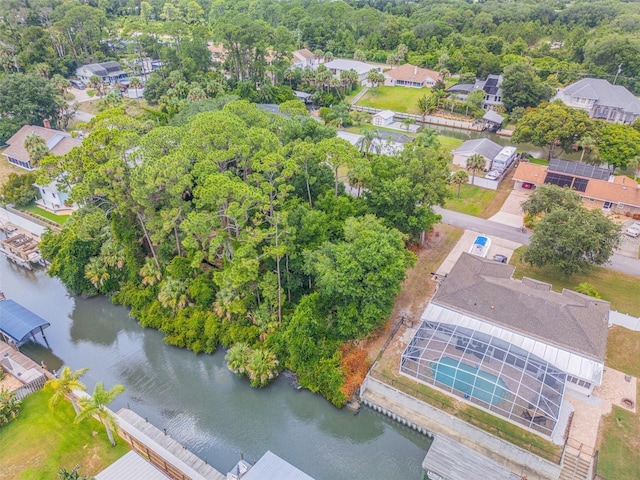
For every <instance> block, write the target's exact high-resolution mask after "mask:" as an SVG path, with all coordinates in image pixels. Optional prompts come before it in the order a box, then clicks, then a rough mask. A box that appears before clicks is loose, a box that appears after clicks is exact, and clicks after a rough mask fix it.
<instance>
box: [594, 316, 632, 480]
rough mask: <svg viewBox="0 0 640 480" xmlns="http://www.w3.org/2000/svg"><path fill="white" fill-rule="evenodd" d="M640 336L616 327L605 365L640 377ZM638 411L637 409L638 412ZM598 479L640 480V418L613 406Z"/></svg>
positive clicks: (603, 432) (604, 425)
mask: <svg viewBox="0 0 640 480" xmlns="http://www.w3.org/2000/svg"><path fill="white" fill-rule="evenodd" d="M638 358H640V332H633V331H631V330H627V329H626V328H622V327H617V326H616V327H613V328H612V329H611V330H610V331H609V338H608V341H607V360H606V365H607V366H609V367H611V368H614V369H616V370H619V371H621V372H624V373H627V374H629V375H633V376H635V377H640V362H639V361H638ZM637 408H638V407H637V406H636V409H637ZM599 449H600V455H599V458H598V475H599V477H600V478H601V479H602V480H616V479H622V478H640V414H638V413H637V412H636V413H633V412H631V411H629V410H627V409H624V408H621V407H618V406H615V405H614V406H613V409H612V411H611V414H609V415H608V416H606V417H603V419H602V422H601V424H600V447H599Z"/></svg>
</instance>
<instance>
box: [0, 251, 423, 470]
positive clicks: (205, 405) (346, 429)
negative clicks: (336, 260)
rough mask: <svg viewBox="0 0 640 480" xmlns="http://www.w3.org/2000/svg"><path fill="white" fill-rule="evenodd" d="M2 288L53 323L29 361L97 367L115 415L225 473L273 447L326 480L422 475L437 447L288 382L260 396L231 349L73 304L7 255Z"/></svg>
mask: <svg viewBox="0 0 640 480" xmlns="http://www.w3.org/2000/svg"><path fill="white" fill-rule="evenodd" d="M0 291H3V292H4V293H5V295H6V297H7V298H8V299H12V300H15V301H16V302H18V303H20V304H22V305H23V306H24V307H26V308H28V309H29V310H31V311H33V312H34V313H36V314H38V315H40V316H41V317H42V318H44V319H45V320H47V321H48V322H50V323H51V326H50V327H49V328H48V329H46V330H45V334H46V337H47V340H48V342H49V345H50V347H51V348H50V349H46V348H44V347H41V346H33V345H27V346H25V347H23V351H24V352H25V353H26V354H27V355H29V356H31V357H32V358H33V359H34V360H35V361H37V362H40V361H44V362H45V363H46V364H47V366H48V368H49V369H52V370H53V369H58V368H60V366H61V365H62V364H65V365H69V366H71V368H72V369H74V370H76V369H78V368H82V367H89V369H90V370H89V372H88V373H87V374H86V375H85V377H84V380H85V383H86V384H87V386H88V390H89V392H91V391H92V390H93V387H94V385H95V384H96V382H104V383H105V385H106V386H107V387H108V388H110V387H111V386H113V385H114V384H115V383H121V384H123V385H124V386H125V387H126V391H125V393H124V394H122V395H121V396H120V397H119V398H118V399H117V400H116V401H115V402H114V403H113V404H112V408H113V409H114V410H118V409H119V408H121V407H127V406H128V407H130V408H131V409H133V410H134V411H135V412H137V413H138V414H139V415H141V416H142V417H146V418H147V419H148V420H149V421H150V422H151V423H153V424H154V425H155V426H157V427H158V428H160V429H166V430H167V433H168V434H170V435H171V436H172V437H173V438H174V439H176V440H177V441H179V442H180V443H182V444H184V445H186V446H187V448H189V449H190V450H191V451H193V452H194V453H196V454H197V455H198V456H200V457H201V458H203V459H206V460H207V461H208V462H209V463H210V464H211V465H213V466H214V467H215V468H216V469H218V470H219V471H221V472H223V473H224V474H226V472H227V471H229V470H231V469H232V468H233V466H234V465H235V463H236V462H237V460H239V458H240V454H241V453H242V454H244V458H245V459H247V460H250V461H254V460H257V459H258V458H260V457H261V456H262V455H263V454H264V453H265V451H267V450H271V451H273V452H274V453H276V454H277V455H280V456H281V457H283V458H285V459H286V460H287V461H289V462H290V463H292V464H294V465H296V466H297V467H298V468H300V469H302V470H304V471H305V472H306V473H308V474H309V475H311V476H312V477H314V478H315V479H316V480H340V479H345V480H365V479H366V480H387V479H394V480H395V479H398V480H404V479H407V480H409V479H414V480H418V479H419V478H420V471H421V469H420V465H421V463H422V460H423V458H424V456H425V453H426V450H427V448H428V445H429V440H428V439H427V438H426V437H424V436H422V435H420V434H418V433H416V432H414V431H413V430H410V429H408V428H406V427H403V426H401V425H400V424H397V423H396V422H393V421H391V420H389V419H387V418H386V417H383V416H381V415H380V414H377V413H375V412H373V411H371V410H369V409H367V408H362V409H361V411H360V413H359V414H358V415H353V414H352V413H351V412H349V411H347V410H346V409H343V410H338V409H336V408H334V407H333V406H331V405H330V404H329V402H327V401H326V400H324V399H322V398H321V397H319V396H317V395H313V394H311V393H310V392H308V391H305V390H296V389H294V388H293V387H292V386H291V383H290V379H289V378H287V377H285V376H282V375H281V376H280V378H279V379H278V380H277V381H276V382H275V383H274V384H273V385H271V386H269V387H267V388H265V389H262V390H257V389H253V388H251V387H250V386H249V384H248V382H246V381H245V380H242V379H239V378H237V377H235V376H234V375H233V374H232V373H231V372H229V370H228V369H227V368H226V364H225V362H224V352H222V351H218V352H216V353H215V354H214V355H195V354H193V353H192V352H189V351H186V350H181V349H178V348H175V347H171V346H169V345H166V344H165V343H164V342H163V341H162V335H161V334H160V333H158V332H157V331H155V330H151V329H143V328H141V327H140V326H139V325H138V324H137V323H136V321H135V320H133V319H131V318H130V317H129V316H128V314H127V310H126V309H125V308H123V307H119V306H114V305H112V304H111V303H110V302H109V300H108V299H106V298H104V297H98V298H90V299H83V298H79V297H70V296H69V294H68V293H67V291H66V290H65V289H64V287H63V286H62V285H61V284H60V282H59V281H58V280H56V279H53V278H50V277H48V276H47V275H46V274H45V273H44V272H43V271H33V272H30V271H26V270H24V269H21V268H20V267H17V266H15V265H13V264H10V263H9V262H8V261H7V260H6V259H5V258H4V257H2V258H0ZM38 337H39V335H38ZM39 341H41V340H40V339H39Z"/></svg>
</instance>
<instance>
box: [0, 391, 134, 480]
mask: <svg viewBox="0 0 640 480" xmlns="http://www.w3.org/2000/svg"><path fill="white" fill-rule="evenodd" d="M50 395H51V394H50V393H49V392H46V391H43V390H41V391H39V392H37V393H34V394H33V395H31V396H29V397H27V398H26V399H25V400H24V401H23V405H22V412H21V413H20V416H19V417H18V418H17V419H16V420H14V421H13V422H11V423H9V424H8V425H5V426H4V427H0V449H1V450H0V451H1V452H2V455H1V456H0V480H9V479H18V478H19V479H24V480H26V479H29V480H30V479H33V480H51V479H54V478H57V473H58V471H59V470H60V468H65V469H67V470H71V469H72V468H73V467H75V466H76V465H80V467H79V470H80V472H81V473H82V474H84V475H95V474H96V473H98V472H100V471H101V470H103V469H104V468H105V467H106V466H107V465H109V464H111V463H113V462H114V461H115V460H117V459H118V458H120V457H121V456H122V455H124V454H125V453H127V451H128V447H127V445H126V443H125V442H124V441H123V440H120V439H118V440H117V441H118V444H117V445H116V446H115V447H111V445H110V444H109V440H108V439H107V434H106V432H105V429H104V428H103V427H102V425H100V423H98V421H96V420H94V419H88V420H86V421H85V422H83V423H80V424H74V423H73V420H74V418H75V414H74V411H73V407H72V406H71V403H69V402H66V401H65V402H61V403H60V404H59V405H58V408H57V409H56V410H55V411H51V410H50V409H49V406H48V401H49V398H50Z"/></svg>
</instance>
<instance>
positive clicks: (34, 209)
mask: <svg viewBox="0 0 640 480" xmlns="http://www.w3.org/2000/svg"><path fill="white" fill-rule="evenodd" d="M20 210H23V211H25V212H29V213H31V214H33V215H34V216H36V217H43V218H45V219H47V220H50V221H52V222H54V223H57V224H58V225H64V224H65V223H66V221H67V220H69V218H70V217H71V215H56V214H54V213H51V212H48V211H47V210H44V209H42V208H40V207H38V206H37V205H35V204H31V205H29V206H27V207H22V208H21V209H20Z"/></svg>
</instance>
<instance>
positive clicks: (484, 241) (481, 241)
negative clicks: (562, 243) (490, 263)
mask: <svg viewBox="0 0 640 480" xmlns="http://www.w3.org/2000/svg"><path fill="white" fill-rule="evenodd" d="M473 244H474V245H480V246H481V247H484V246H485V245H486V244H487V237H482V236H478V237H476V241H475V242H473Z"/></svg>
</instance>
